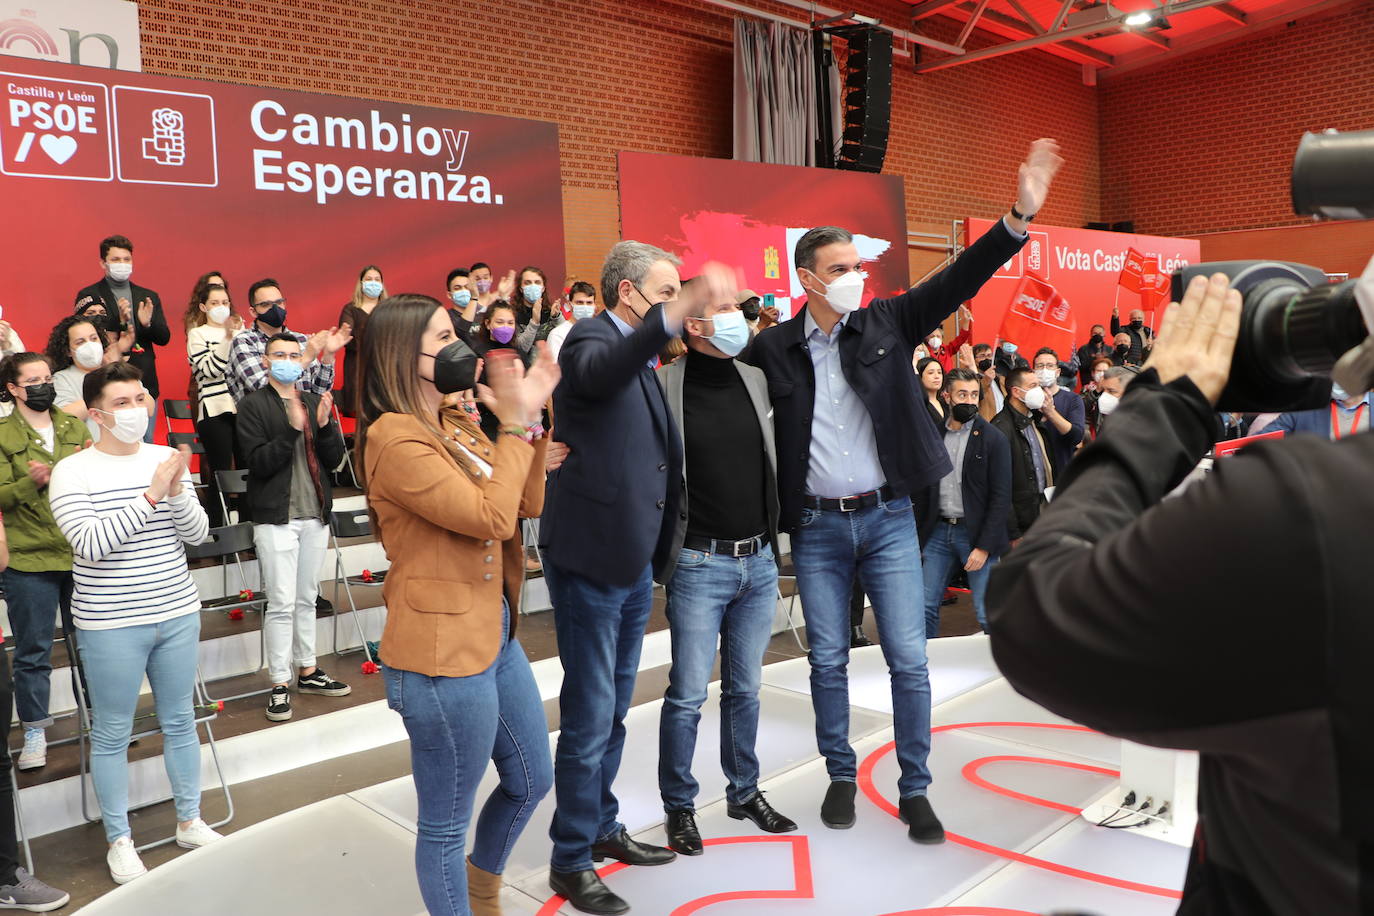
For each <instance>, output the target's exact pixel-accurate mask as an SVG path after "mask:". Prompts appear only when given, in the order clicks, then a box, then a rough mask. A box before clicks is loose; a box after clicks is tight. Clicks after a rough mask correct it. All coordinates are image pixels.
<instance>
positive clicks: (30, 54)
mask: <svg viewBox="0 0 1374 916" xmlns="http://www.w3.org/2000/svg"><path fill="white" fill-rule="evenodd" d="M138 42H139V32H138V6H137V4H135V3H132V2H129V0H0V54H9V55H12V56H14V57H27V58H30V59H31V60H52V61H60V62H62V63H68V64H84V65H85V66H88V67H109V68H110V69H112V70H142V69H143V61H142V57H141V55H140V52H139V44H138Z"/></svg>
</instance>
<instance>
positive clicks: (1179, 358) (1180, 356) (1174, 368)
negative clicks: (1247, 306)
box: [1145, 273, 1241, 404]
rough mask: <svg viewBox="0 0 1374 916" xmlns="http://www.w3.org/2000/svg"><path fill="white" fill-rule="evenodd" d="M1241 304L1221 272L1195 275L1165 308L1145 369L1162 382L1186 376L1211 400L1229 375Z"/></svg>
mask: <svg viewBox="0 0 1374 916" xmlns="http://www.w3.org/2000/svg"><path fill="white" fill-rule="evenodd" d="M1240 307H1241V296H1240V293H1239V292H1238V291H1236V290H1234V289H1231V281H1230V280H1229V279H1228V278H1227V276H1226V275H1225V274H1221V273H1218V274H1212V277H1211V279H1208V278H1206V277H1201V276H1198V277H1194V278H1193V279H1192V282H1190V283H1189V284H1188V289H1187V291H1186V292H1184V294H1183V301H1182V302H1170V303H1169V307H1168V308H1167V309H1165V311H1164V320H1163V321H1161V322H1160V323H1159V333H1158V334H1157V335H1156V336H1155V346H1154V352H1152V353H1151V354H1150V358H1149V360H1148V361H1147V362H1146V364H1145V366H1146V368H1149V369H1154V370H1155V371H1157V372H1158V373H1159V380H1160V381H1161V382H1163V383H1164V384H1165V385H1167V384H1169V383H1170V382H1172V381H1174V380H1175V379H1178V378H1181V377H1182V376H1185V375H1186V376H1187V377H1188V378H1189V379H1190V380H1191V381H1192V383H1193V384H1194V385H1196V386H1197V388H1198V390H1199V391H1201V392H1202V394H1203V396H1204V397H1206V398H1207V400H1208V401H1209V402H1210V403H1212V404H1215V403H1216V402H1217V399H1218V398H1220V397H1221V392H1222V390H1223V389H1224V388H1225V387H1226V380H1227V378H1229V377H1230V375H1231V357H1232V355H1233V354H1234V353H1235V350H1236V337H1237V336H1239V334H1240Z"/></svg>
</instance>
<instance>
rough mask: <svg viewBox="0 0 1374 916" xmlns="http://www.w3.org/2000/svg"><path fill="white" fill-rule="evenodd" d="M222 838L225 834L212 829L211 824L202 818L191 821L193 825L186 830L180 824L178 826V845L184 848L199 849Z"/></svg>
mask: <svg viewBox="0 0 1374 916" xmlns="http://www.w3.org/2000/svg"><path fill="white" fill-rule="evenodd" d="M222 839H224V834H222V833H216V832H215V831H213V830H211V829H210V825H209V824H207V823H205V821H203V820H201V819H200V818H196V819H195V820H193V821H191V826H189V827H187V828H185V829H184V830H183V829H182V828H181V826H180V825H178V826H177V845H178V846H180V847H181V848H182V849H199V848H200V847H202V846H209V845H210V844H211V843H213V842H214V841H215V840H222Z"/></svg>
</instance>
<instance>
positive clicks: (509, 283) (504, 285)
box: [496, 270, 515, 302]
mask: <svg viewBox="0 0 1374 916" xmlns="http://www.w3.org/2000/svg"><path fill="white" fill-rule="evenodd" d="M513 295H515V271H514V270H508V271H506V275H505V276H504V277H502V278H501V282H500V283H498V284H496V298H497V299H504V300H506V301H507V302H510V301H511V298H510V297H511V296H513Z"/></svg>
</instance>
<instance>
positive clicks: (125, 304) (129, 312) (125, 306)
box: [116, 297, 134, 324]
mask: <svg viewBox="0 0 1374 916" xmlns="http://www.w3.org/2000/svg"><path fill="white" fill-rule="evenodd" d="M116 304H117V305H118V306H119V318H120V320H121V321H123V322H124V323H125V324H130V323H132V322H133V320H134V309H133V306H132V305H131V304H130V303H129V300H128V299H125V298H122V297H121V298H120V300H119V301H118V302H117V303H116Z"/></svg>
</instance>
